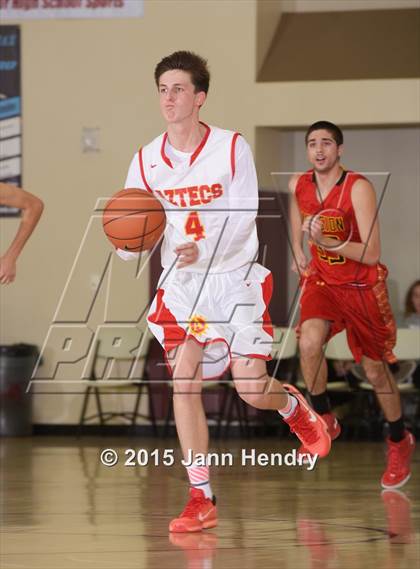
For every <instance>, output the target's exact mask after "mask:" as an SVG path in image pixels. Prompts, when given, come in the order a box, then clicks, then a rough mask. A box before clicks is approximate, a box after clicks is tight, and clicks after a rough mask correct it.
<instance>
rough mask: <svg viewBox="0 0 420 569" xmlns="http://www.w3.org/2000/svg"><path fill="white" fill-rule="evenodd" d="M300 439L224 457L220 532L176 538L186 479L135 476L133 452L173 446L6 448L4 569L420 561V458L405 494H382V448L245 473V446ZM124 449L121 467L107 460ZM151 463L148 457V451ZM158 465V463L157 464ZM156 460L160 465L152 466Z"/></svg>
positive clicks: (285, 447) (109, 442)
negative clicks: (171, 529)
mask: <svg viewBox="0 0 420 569" xmlns="http://www.w3.org/2000/svg"><path fill="white" fill-rule="evenodd" d="M296 446H297V445H296V444H294V442H293V441H291V440H281V441H279V442H278V443H277V442H276V440H275V439H273V438H270V439H257V440H252V439H250V440H232V441H225V442H220V443H215V444H213V446H212V449H211V450H213V451H217V452H218V453H221V452H225V453H231V454H232V456H233V457H234V459H235V461H234V465H233V466H224V467H219V468H218V469H213V472H212V484H213V489H214V490H215V491H216V493H217V498H218V505H219V526H218V527H217V528H215V529H213V530H207V531H205V532H203V533H199V534H187V535H185V534H177V535H171V536H170V535H168V530H167V527H168V521H169V520H170V518H171V517H174V516H175V515H176V514H178V513H179V512H180V511H181V510H182V508H183V506H184V504H185V501H186V496H187V486H186V481H185V469H184V467H183V466H182V465H180V464H179V459H180V457H179V455H178V454H177V455H176V465H175V466H172V467H169V466H168V467H167V466H164V465H160V466H154V465H149V466H144V467H140V466H137V467H129V466H124V465H123V462H124V460H125V456H124V451H125V449H127V448H133V449H136V450H138V449H140V448H143V449H147V450H148V451H149V452H150V451H152V450H153V449H156V448H158V449H160V450H161V451H162V450H163V449H164V448H168V449H172V448H174V449H177V443H176V441H175V440H174V439H168V440H166V441H165V443H163V442H162V440H157V439H144V438H142V439H140V438H130V439H125V438H122V437H120V438H113V439H110V438H105V437H103V438H101V437H95V438H89V439H82V440H79V441H77V440H75V439H72V438H70V437H62V438H59V437H34V438H15V439H12V438H9V439H2V441H1V463H2V478H1V496H0V505H1V518H2V519H1V521H2V533H1V542H0V546H1V557H0V567H1V569H23V568H31V569H75V568H81V569H89V568H91V569H142V568H147V569H149V568H150V569H152V568H159V569H172V568H174V569H175V568H176V569H181V568H184V567H185V568H188V569H211V568H221V569H222V568H223V569H225V568H227V567H229V568H232V569H236V568H238V569H239V568H240V569H248V568H249V569H254V568H258V569H268V568H284V569H300V568H308V569H330V568H339V569H342V568H343V569H347V568H349V569H350V568H355V567H356V568H361V569H369V568H375V569H376V568H380V569H405V568H407V569H408V568H414V567H418V566H419V562H420V541H419V535H420V531H419V530H420V500H419V499H420V472H419V463H420V453H419V451H417V453H416V455H415V457H414V463H413V476H412V478H411V480H410V481H409V482H408V484H407V485H406V486H405V487H404V492H402V491H401V492H392V493H387V494H385V495H381V488H380V485H379V479H380V476H381V472H382V469H383V464H384V455H383V445H382V444H381V443H360V442H358V443H355V442H345V441H339V442H336V443H334V446H333V451H332V454H331V455H330V457H329V458H327V459H324V460H323V461H321V462H319V463H318V465H317V466H316V468H315V470H314V471H312V472H309V471H307V470H306V469H305V467H303V468H297V467H285V466H282V467H279V466H264V467H263V466H255V467H252V466H248V467H246V468H245V467H243V466H242V465H241V460H240V456H241V452H242V448H245V449H252V448H255V449H256V451H257V452H258V453H261V452H264V451H265V452H268V453H271V452H275V451H276V452H282V453H287V452H288V451H289V450H290V449H291V447H296ZM104 448H112V449H115V450H116V451H117V452H118V454H119V456H120V462H119V463H118V464H117V465H116V466H114V467H112V468H111V467H106V466H103V465H102V464H101V463H100V461H99V455H100V452H101V450H102V449H104ZM143 454H144V453H143ZM149 458H150V455H149ZM151 460H153V459H151Z"/></svg>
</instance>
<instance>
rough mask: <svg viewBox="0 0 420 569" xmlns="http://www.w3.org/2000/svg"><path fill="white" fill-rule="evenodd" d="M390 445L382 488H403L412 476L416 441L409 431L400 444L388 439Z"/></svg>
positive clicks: (387, 442)
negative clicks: (412, 457)
mask: <svg viewBox="0 0 420 569" xmlns="http://www.w3.org/2000/svg"><path fill="white" fill-rule="evenodd" d="M386 444H387V445H388V453H387V465H386V470H385V472H384V474H383V476H382V479H381V484H382V488H401V486H404V484H405V483H406V482H407V481H408V479H409V478H410V476H411V470H410V461H411V455H412V454H413V452H414V449H415V446H416V441H415V439H414V437H413V435H412V434H411V433H410V432H409V431H405V437H404V438H403V440H402V441H400V442H399V443H394V442H392V441H391V440H390V439H387V441H386Z"/></svg>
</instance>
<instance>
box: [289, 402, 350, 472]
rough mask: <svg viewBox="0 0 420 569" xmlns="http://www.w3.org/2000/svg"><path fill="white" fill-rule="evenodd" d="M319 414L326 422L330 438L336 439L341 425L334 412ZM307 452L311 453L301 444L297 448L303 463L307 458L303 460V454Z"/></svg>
mask: <svg viewBox="0 0 420 569" xmlns="http://www.w3.org/2000/svg"><path fill="white" fill-rule="evenodd" d="M320 416H321V417H322V419H324V421H325V422H326V424H327V427H328V433H329V435H330V437H331V440H332V441H335V439H338V437H339V436H340V433H341V426H340V423H339V422H338V420H337V417H336V416H335V415H334V413H324V414H322V415H320ZM307 454H311V453H310V452H309V451H308V449H307V448H306V447H305V446H304V445H301V446H300V447H299V449H298V456H302V457H303V464H305V462H307V460H306V461H305V456H306V455H307Z"/></svg>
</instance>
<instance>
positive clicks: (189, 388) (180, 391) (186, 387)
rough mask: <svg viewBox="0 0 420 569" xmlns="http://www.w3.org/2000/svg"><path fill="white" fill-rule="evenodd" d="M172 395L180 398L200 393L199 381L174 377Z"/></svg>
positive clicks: (188, 397) (189, 397) (187, 397)
mask: <svg viewBox="0 0 420 569" xmlns="http://www.w3.org/2000/svg"><path fill="white" fill-rule="evenodd" d="M172 387H173V392H174V395H176V396H177V398H178V400H180V399H186V400H187V399H191V398H192V397H193V396H196V395H197V394H200V393H201V381H194V380H193V381H190V380H187V379H175V380H174V381H173V382H172Z"/></svg>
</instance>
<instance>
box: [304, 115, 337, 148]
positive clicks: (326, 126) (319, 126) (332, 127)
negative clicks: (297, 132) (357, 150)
mask: <svg viewBox="0 0 420 569" xmlns="http://www.w3.org/2000/svg"><path fill="white" fill-rule="evenodd" d="M314 130H327V131H328V132H329V133H330V134H331V136H332V137H333V139H334V140H335V142H336V143H337V146H341V145H342V144H343V142H344V136H343V131H342V130H341V128H339V127H338V126H337V125H336V124H334V123H332V122H329V121H317V122H314V124H311V126H310V127H309V128H308V130H307V131H306V134H305V144H308V140H309V135H310V134H311V133H312V132H314Z"/></svg>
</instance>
